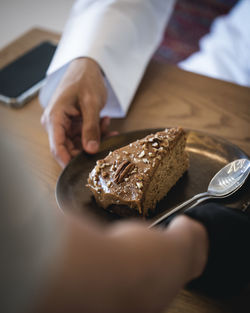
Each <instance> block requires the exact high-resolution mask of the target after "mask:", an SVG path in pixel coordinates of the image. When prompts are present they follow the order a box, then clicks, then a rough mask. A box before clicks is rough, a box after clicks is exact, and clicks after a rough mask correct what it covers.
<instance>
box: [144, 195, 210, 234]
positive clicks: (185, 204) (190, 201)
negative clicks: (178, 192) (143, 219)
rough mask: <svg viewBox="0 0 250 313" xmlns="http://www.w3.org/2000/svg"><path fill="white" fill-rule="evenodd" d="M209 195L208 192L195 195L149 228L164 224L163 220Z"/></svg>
mask: <svg viewBox="0 0 250 313" xmlns="http://www.w3.org/2000/svg"><path fill="white" fill-rule="evenodd" d="M208 195H209V193H208V192H203V193H199V194H197V195H195V196H194V197H192V198H191V199H189V200H187V201H185V202H183V203H182V204H180V205H178V206H177V207H176V208H174V209H173V210H171V211H170V212H167V213H166V214H164V215H163V216H161V217H160V218H159V219H157V220H156V221H155V222H154V223H152V224H151V225H150V226H149V228H151V227H154V226H156V225H158V224H159V223H160V222H162V221H163V220H165V219H166V218H167V217H169V216H170V215H172V214H174V213H176V212H178V211H180V210H181V209H182V208H184V207H185V206H187V205H188V204H189V203H192V202H193V201H195V200H198V199H200V198H201V197H206V196H208Z"/></svg>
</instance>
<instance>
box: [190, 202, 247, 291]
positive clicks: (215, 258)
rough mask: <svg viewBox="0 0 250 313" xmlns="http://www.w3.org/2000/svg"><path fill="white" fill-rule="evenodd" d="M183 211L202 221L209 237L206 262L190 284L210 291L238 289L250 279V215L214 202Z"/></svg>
mask: <svg viewBox="0 0 250 313" xmlns="http://www.w3.org/2000/svg"><path fill="white" fill-rule="evenodd" d="M185 214H186V215H187V216H189V217H191V218H193V219H195V220H196V221H199V222H201V223H202V224H203V225H204V226H205V228H206V229H207V232H208V238H209V255H208V262H207V265H206V267H205V270H204V272H203V274H202V275H201V276H200V277H199V278H198V279H196V280H194V281H193V282H192V283H191V286H193V287H198V288H199V289H202V290H204V291H206V292H208V293H210V294H213V295H228V294H232V293H235V292H238V291H239V290H240V289H241V288H243V287H244V286H245V285H247V284H248V283H249V282H250V267H249V264H250V248H249V242H250V216H249V215H248V214H246V213H243V212H241V211H239V210H237V209H231V208H227V207H224V206H221V205H219V204H216V203H208V204H205V205H200V206H197V207H194V208H192V209H189V210H187V211H185Z"/></svg>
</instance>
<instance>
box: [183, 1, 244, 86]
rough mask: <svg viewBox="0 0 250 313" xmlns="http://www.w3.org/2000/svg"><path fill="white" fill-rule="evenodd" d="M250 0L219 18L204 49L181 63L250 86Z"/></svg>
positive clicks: (188, 69)
mask: <svg viewBox="0 0 250 313" xmlns="http://www.w3.org/2000/svg"><path fill="white" fill-rule="evenodd" d="M249 14H250V0H241V1H239V2H238V3H237V4H236V5H235V6H234V8H233V9H232V10H231V11H230V13H229V14H228V15H226V16H222V17H218V18H217V19H215V21H214V22H213V24H212V26H211V31H210V33H209V34H208V35H206V36H204V37H203V38H202V39H201V41H200V51H199V52H196V53H194V54H193V55H191V56H190V57H189V58H187V59H186V60H184V61H182V62H180V63H179V66H180V67H181V68H182V69H184V70H187V71H191V72H196V73H198V74H202V75H207V76H210V77H213V78H218V79H222V80H226V81H230V82H234V83H236V84H240V85H243V86H250V62H249V51H250V35H249V33H250V18H249Z"/></svg>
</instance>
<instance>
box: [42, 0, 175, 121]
mask: <svg viewBox="0 0 250 313" xmlns="http://www.w3.org/2000/svg"><path fill="white" fill-rule="evenodd" d="M174 3H175V0H168V1H166V0H78V1H76V2H75V4H74V6H73V8H72V11H71V14H70V17H69V20H68V22H67V24H66V27H65V30H64V33H63V36H62V39H61V41H60V43H59V46H58V49H57V51H56V53H55V56H54V58H53V60H52V63H51V65H50V67H49V70H48V75H49V76H48V79H47V84H46V85H45V87H44V88H43V90H42V92H41V94H40V101H41V103H42V105H43V106H46V105H47V103H48V101H49V99H50V97H51V95H52V93H53V91H54V90H55V88H56V86H57V84H58V83H59V81H60V79H61V77H62V75H63V73H64V72H65V70H66V68H67V65H68V64H69V62H70V61H72V60H73V59H75V58H78V57H90V58H92V59H94V60H95V61H96V62H97V63H98V64H99V65H100V66H101V68H102V70H103V72H104V73H105V78H106V84H107V88H108V101H107V104H106V106H105V108H104V109H103V111H102V112H101V115H109V116H111V117H122V116H124V115H125V114H126V112H127V110H128V107H129V105H130V103H131V101H132V99H133V96H134V94H135V92H136V89H137V87H138V85H139V83H140V80H141V78H142V76H143V73H144V71H145V68H146V66H147V64H148V62H149V60H150V58H151V56H152V54H153V53H154V51H155V49H156V48H157V46H158V45H159V43H160V41H161V38H162V35H163V32H164V29H165V26H166V23H167V21H168V20H169V17H170V15H171V13H172V10H173V6H174Z"/></svg>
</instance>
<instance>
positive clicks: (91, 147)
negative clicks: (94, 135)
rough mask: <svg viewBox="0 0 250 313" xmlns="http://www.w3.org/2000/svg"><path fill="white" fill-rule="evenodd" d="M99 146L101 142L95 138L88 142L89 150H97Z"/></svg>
mask: <svg viewBox="0 0 250 313" xmlns="http://www.w3.org/2000/svg"><path fill="white" fill-rule="evenodd" d="M98 148H99V144H98V142H97V141H95V140H90V141H89V142H88V144H87V150H88V151H89V152H97V150H98Z"/></svg>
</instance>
